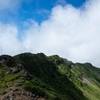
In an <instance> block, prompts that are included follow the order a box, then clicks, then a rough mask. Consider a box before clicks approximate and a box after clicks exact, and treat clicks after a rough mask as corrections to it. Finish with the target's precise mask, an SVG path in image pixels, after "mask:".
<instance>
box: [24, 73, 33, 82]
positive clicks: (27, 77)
mask: <svg viewBox="0 0 100 100" xmlns="http://www.w3.org/2000/svg"><path fill="white" fill-rule="evenodd" d="M24 77H25V78H26V79H27V80H31V79H32V75H31V74H30V73H29V72H28V71H26V72H25V74H24Z"/></svg>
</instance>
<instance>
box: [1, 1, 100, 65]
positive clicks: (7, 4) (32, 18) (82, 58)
mask: <svg viewBox="0 0 100 100" xmlns="http://www.w3.org/2000/svg"><path fill="white" fill-rule="evenodd" d="M22 52H32V53H38V52H43V53H45V54H46V55H54V54H58V55H60V56H61V57H64V58H67V59H68V60H71V61H73V62H81V63H85V62H90V63H92V64H93V65H95V66H96V67H100V61H99V59H100V0H0V54H1V55H2V54H9V55H16V54H19V53H22Z"/></svg>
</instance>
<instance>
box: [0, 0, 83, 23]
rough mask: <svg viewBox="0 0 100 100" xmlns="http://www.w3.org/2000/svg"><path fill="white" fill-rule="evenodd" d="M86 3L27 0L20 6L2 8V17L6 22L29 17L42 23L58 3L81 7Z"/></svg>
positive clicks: (78, 1)
mask: <svg viewBox="0 0 100 100" xmlns="http://www.w3.org/2000/svg"><path fill="white" fill-rule="evenodd" d="M1 1H2V0H1ZM8 1H9V0H8ZM12 2H13V1H12ZM84 3H85V0H77V1H75V0H25V1H22V2H21V3H20V6H19V7H18V8H12V9H9V8H7V9H3V10H2V9H1V12H2V15H1V17H0V19H1V21H2V22H4V23H8V22H15V23H18V24H19V22H22V21H26V20H28V19H33V20H35V21H37V22H38V23H41V22H42V21H43V20H46V19H48V17H49V14H50V12H51V10H52V8H53V7H54V6H56V5H62V6H65V5H66V4H71V5H72V6H74V7H80V6H82V5H83V4H84ZM13 9H14V10H13Z"/></svg>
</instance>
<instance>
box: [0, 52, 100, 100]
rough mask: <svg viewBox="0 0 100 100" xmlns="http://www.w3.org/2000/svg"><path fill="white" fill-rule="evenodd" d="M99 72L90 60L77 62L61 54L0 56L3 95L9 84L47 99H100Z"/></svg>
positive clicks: (1, 92) (0, 90)
mask: <svg viewBox="0 0 100 100" xmlns="http://www.w3.org/2000/svg"><path fill="white" fill-rule="evenodd" d="M99 75H100V69H99V68H96V67H94V66H92V65H91V64H90V63H85V64H80V63H76V64H74V63H73V62H71V61H68V60H66V59H63V58H61V57H59V56H57V55H53V56H49V57H47V56H46V55H44V54H43V53H38V54H32V53H22V54H19V55H16V56H14V57H11V56H8V55H1V56H0V94H1V98H2V97H4V96H5V95H6V94H7V92H5V91H6V90H7V89H8V88H9V87H20V88H22V89H24V90H27V91H30V92H31V93H32V94H36V95H38V98H39V97H43V98H45V99H46V100H100V95H99V93H100V89H99V88H100V77H99ZM29 100H34V98H30V99H29ZM37 100H38V99H37ZM41 100H42V99H41Z"/></svg>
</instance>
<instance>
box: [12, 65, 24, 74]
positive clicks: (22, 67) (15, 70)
mask: <svg viewBox="0 0 100 100" xmlns="http://www.w3.org/2000/svg"><path fill="white" fill-rule="evenodd" d="M23 69H24V66H23V65H22V64H19V65H18V66H16V67H13V68H12V74H15V73H18V72H20V71H21V70H23Z"/></svg>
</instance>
